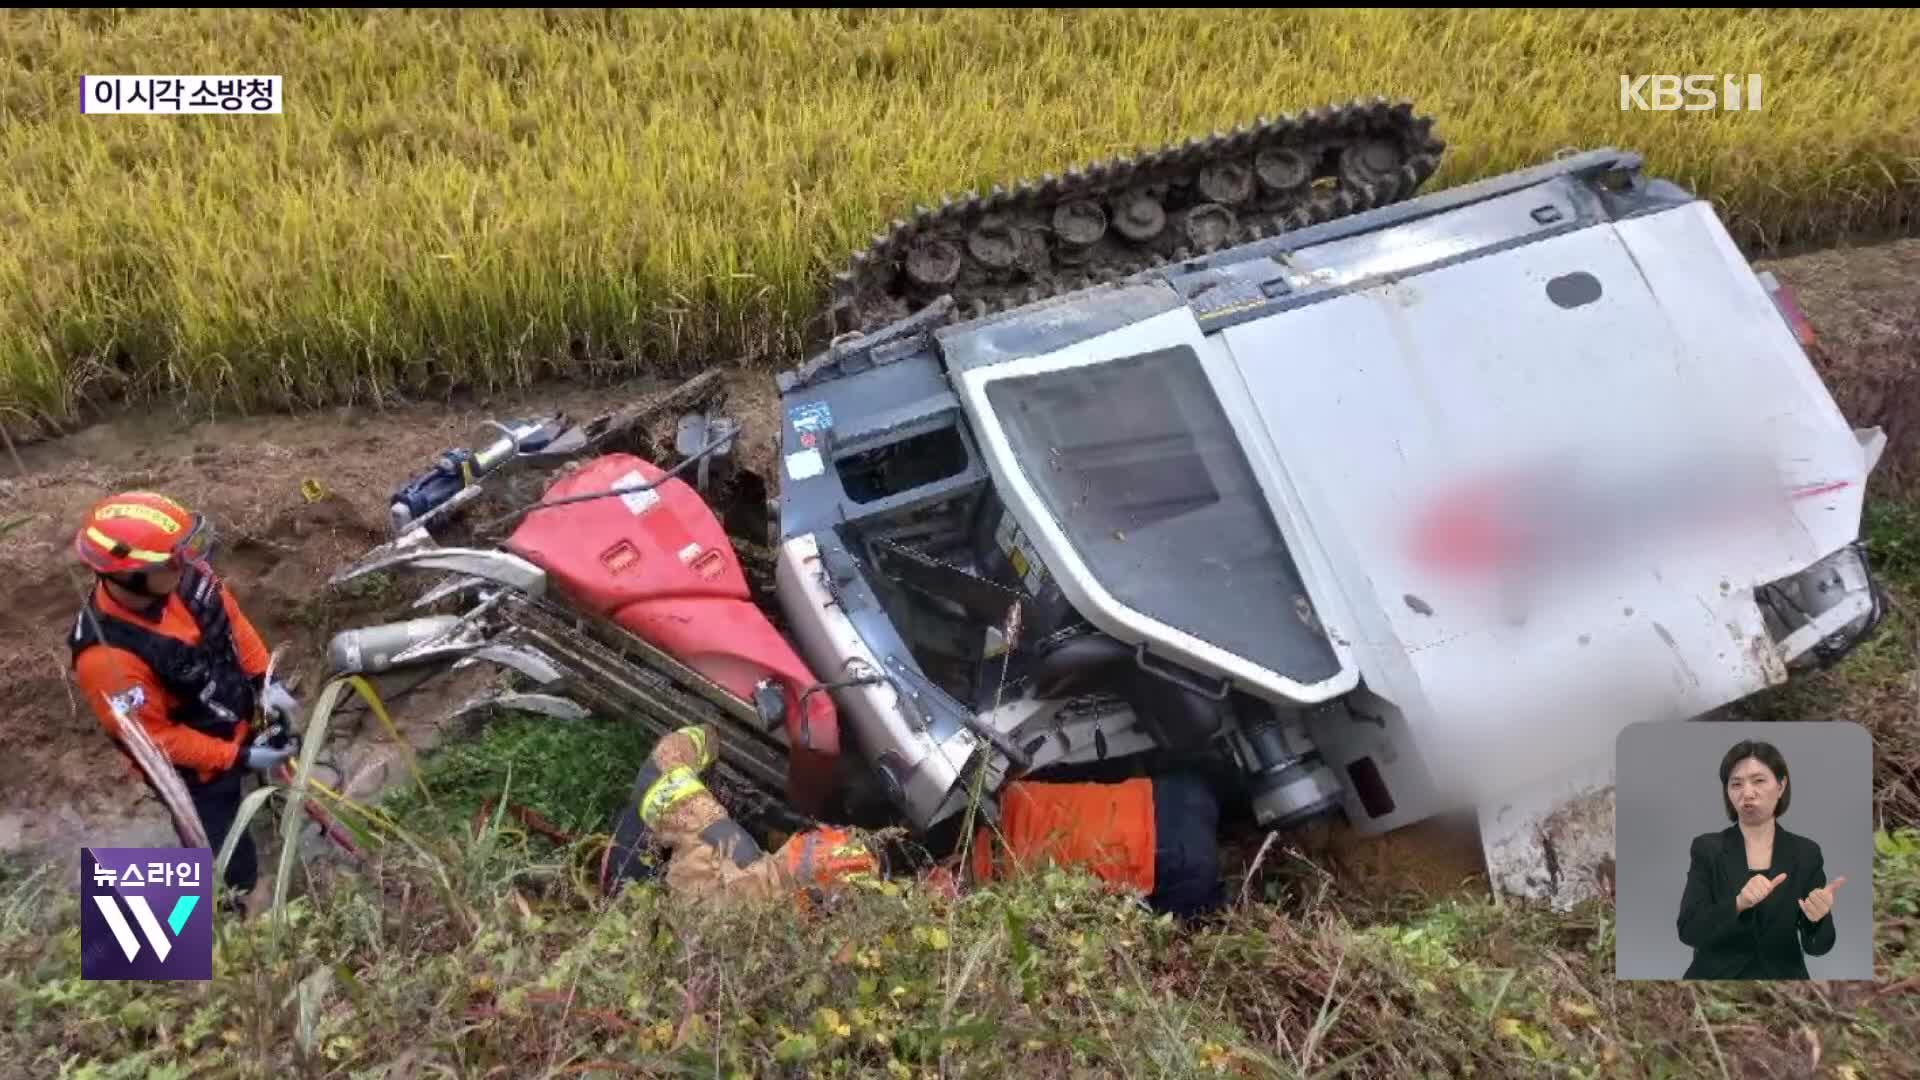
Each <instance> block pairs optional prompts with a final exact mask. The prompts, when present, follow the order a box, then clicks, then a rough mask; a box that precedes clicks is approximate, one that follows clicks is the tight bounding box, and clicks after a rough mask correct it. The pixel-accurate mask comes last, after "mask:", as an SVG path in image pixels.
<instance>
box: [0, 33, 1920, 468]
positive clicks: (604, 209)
mask: <svg viewBox="0 0 1920 1080" xmlns="http://www.w3.org/2000/svg"><path fill="white" fill-rule="evenodd" d="M1916 53H1920V19H1914V18H1911V17H1910V16H1908V15H1907V14H1906V13H1904V12H1898V11H1890V10H1889V11H1800V12H1793V11H1772V12H1766V13H1735V12H1728V11H1707V12H1701V11H1657V10H1634V11H1626V10H1621V11H1592V12H1585V11H1564V12H1563V11H1492V12H1487V11H1406V12H1401V11H1391V12H1388V11H1371V12H1340V11H1291V10H1280V11H1275V10H1256V11H1221V12H1204V11H1176V12H1150V11H1064V12H1063V11H1014V10H946V11H919V12H912V11H866V10H847V11H765V12H745V11H692V12H690V11H626V12H601V11H585V10H558V11H501V12H484V11H413V12H407V11H397V10H391V9H389V10H379V11H331V10H290V11H253V12H224V11H223V12H213V11H204V12H202V11H145V12H136V11H129V10H125V9H107V10H101V11H89V12H83V13H74V12H64V11H50V10H30V11H10V12H6V13H4V14H0V170H3V171H4V175H5V176H6V177H7V179H8V184H7V185H6V188H5V190H4V192H3V193H0V236H4V237H5V238H6V242H5V243H4V244H0V423H4V424H6V425H7V427H8V429H9V430H13V431H20V432H23V433H24V432H29V431H34V430H42V429H44V428H45V427H47V426H49V425H59V424H67V423H70V422H72V421H74V420H75V419H76V418H78V417H80V416H82V415H85V414H87V413H88V412H89V411H90V410H91V408H92V407H94V406H98V405H101V404H103V403H105V402H108V401H111V400H115V399H119V398H124V397H127V396H134V397H142V396H145V397H153V396H164V397H167V398H172V399H181V400H185V401H187V402H189V403H190V404H191V405H192V406H193V407H194V408H195V409H196V410H199V411H205V410H207V409H215V408H218V409H230V408H254V407H269V406H271V407H281V406H295V407H298V406H308V405H318V404H321V403H332V402H338V401H345V400H357V401H366V400H390V399H391V398H392V397H393V395H395V394H396V393H399V392H403V391H405V392H414V393H431V392H438V391H443V390H446V389H448V388H449V387H453V386H474V387H482V388H485V387H494V386H499V385H505V384H517V383H522V382H525V381H527V380H529V379H533V378H537V377H539V376H541V375H543V374H549V373H553V372H556V371H560V372H566V373H570V374H576V375H588V374H595V373H599V372H603V371H608V370H613V369H620V370H631V369H636V368H644V369H649V370H667V369H675V368H681V367H686V366H692V365H702V364H708V363H715V362H725V361H729V360H732V359H735V358H740V357H747V358H751V359H755V360H758V361H761V362H767V363H773V362H782V363H784V362H790V361H791V360H793V359H794V358H795V354H796V350H797V349H798V348H799V347H800V344H801V338H802V332H803V327H804V323H805V320H806V319H807V317H808V316H809V315H810V314H811V313H812V312H813V310H814V308H815V304H816V302H817V299H818V298H819V296H820V294H821V290H822V288H823V287H824V283H825V280H826V277H827V274H828V273H829V271H830V270H831V269H833V268H834V267H836V266H838V265H840V263H841V262H842V261H843V260H844V258H845V256H846V255H847V253H848V252H849V251H850V250H852V249H853V248H855V247H856V246H859V245H861V244H863V243H864V242H865V241H866V238H867V237H868V236H870V235H871V234H872V233H873V232H874V231H875V230H877V229H878V228H881V227H883V226H884V225H885V223H886V222H888V221H889V220H891V219H892V218H894V217H896V216H898V215H899V214H901V213H902V212H904V211H906V210H908V209H910V208H911V207H912V206H913V205H914V204H916V203H923V202H935V201H937V200H938V198H939V197H940V196H941V195H942V194H945V193H948V192H955V191H960V190H965V189H970V188H976V187H978V188H984V187H985V186H988V185H990V184H992V183H993V182H995V181H1002V180H1011V179H1015V178H1019V177H1022V176H1028V175H1038V174H1040V173H1042V172H1046V171H1052V170H1058V169H1060V168H1062V167H1064V166H1066V165H1069V164H1072V163H1074V162H1078V161H1085V160H1091V159H1098V158H1103V157H1107V156H1110V155H1115V154H1120V153H1125V152H1129V151H1132V150H1134V149H1137V148H1141V147H1146V146H1153V145H1158V144H1161V143H1164V142H1167V141H1171V140H1179V139H1183V138H1185V137H1187V136H1190V135H1193V134H1197V133H1205V132H1208V131H1211V130H1214V129H1224V128H1229V127H1232V126H1233V125H1235V124H1238V123H1242V122H1245V121H1249V120H1251V119H1253V118H1255V117H1257V116H1259V115H1261V114H1272V113H1277V112H1281V111H1293V110H1301V109H1306V108H1310V107H1314V106H1317V105H1321V104H1325V103H1328V102H1333V101H1339V100H1345V99H1348V98H1352V97H1364V96H1371V95H1374V94H1384V95H1388V96H1396V97H1398V96H1404V97H1408V98H1411V99H1413V100H1414V101H1415V102H1416V104H1417V105H1418V107H1419V108H1420V109H1421V110H1422V111H1425V112H1428V113H1431V114H1433V115H1435V116H1437V117H1438V118H1439V120H1440V125H1441V133H1442V135H1443V136H1444V137H1446V138H1447V139H1448V140H1449V142H1450V144H1451V145H1450V149H1449V151H1448V154H1447V157H1446V159H1445V161H1444V164H1443V168H1442V172H1441V174H1440V175H1439V176H1437V177H1435V179H1434V180H1433V181H1431V186H1434V187H1438V186H1446V185H1451V184H1454V183H1458V182H1461V181H1464V180H1466V179H1469V178H1471V177H1475V176H1481V175H1486V174H1489V173H1494V172H1499V171H1503V170H1507V169H1512V168H1515V167H1519V166H1524V165H1529V164H1533V163H1536V162H1539V161H1541V160H1543V159H1545V158H1547V157H1548V156H1550V155H1551V154H1553V153H1554V152H1555V151H1557V150H1560V149H1561V148H1563V147H1570V146H1594V145H1599V144H1607V143H1610V144H1614V145H1619V146H1624V147H1629V148H1632V149H1635V150H1639V151H1642V152H1644V153H1645V154H1647V155H1648V157H1649V159H1650V161H1651V164H1652V166H1653V167H1654V168H1655V169H1656V170H1657V171H1658V172H1659V173H1660V174H1661V175H1664V176H1668V177H1671V178H1673V179H1675V180H1677V181H1679V182H1681V183H1684V184H1687V185H1690V186H1693V187H1695V188H1697V189H1698V190H1700V191H1702V192H1704V193H1706V194H1709V195H1711V196H1712V197H1713V198H1714V199H1715V200H1716V201H1717V202H1718V203H1719V204H1720V206H1721V209H1722V211H1723V213H1724V214H1725V215H1726V217H1727V219H1728V221H1729V222H1730V223H1731V225H1732V226H1733V227H1734V229H1735V230H1736V233H1737V235H1739V236H1740V237H1741V238H1742V239H1743V240H1744V241H1746V242H1748V243H1749V245H1750V246H1751V247H1753V249H1754V250H1755V251H1760V250H1764V249H1765V248H1767V247H1768V246H1770V245H1773V244H1778V243H1787V242H1796V243H1797V242H1808V241H1821V240H1826V239H1831V238H1832V237H1834V236H1836V235H1838V234H1840V233H1842V232H1845V231H1848V230H1855V229H1884V228H1886V227H1889V226H1897V225H1899V224H1900V223H1902V222H1905V221H1910V220H1911V218H1912V213H1913V210H1914V207H1915V204H1916V199H1917V198H1920V196H1917V194H1916V193H1920V164H1917V163H1920V80H1915V79H1914V78H1912V76H1911V58H1912V57H1913V56H1914V55H1915V54H1916ZM181 72H189V73H221V72H250V73H270V74H281V75H284V76H286V79H287V102H286V114H285V115H284V116H279V117H270V118H267V117H251V118H245V119H241V118H229V117H138V116H117V117H115V116H99V115H94V116H82V115H80V114H79V111H78V103H77V101H76V100H75V97H76V95H77V93H78V86H79V78H78V77H79V76H80V75H83V74H102V73H181ZM1659 72H1669V73H1685V72H1719V73H1735V74H1739V73H1747V72H1758V73H1760V74H1762V75H1763V76H1764V78H1765V79H1766V87H1767V90H1766V97H1765V111H1764V112H1761V113H1714V114H1706V113H1685V112H1676V113H1660V114H1655V113H1645V112H1631V113H1629V112H1622V111H1621V110H1620V108H1619V104H1618V94H1619V79H1620V76H1621V75H1623V74H1640V73H1659Z"/></svg>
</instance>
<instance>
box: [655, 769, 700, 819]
mask: <svg viewBox="0 0 1920 1080" xmlns="http://www.w3.org/2000/svg"><path fill="white" fill-rule="evenodd" d="M705 790H707V785H705V784H703V783H701V782H700V777H698V776H696V775H695V774H694V771H693V770H692V769H690V768H688V767H687V766H685V765H678V766H675V767H674V768H673V769H671V770H669V771H668V772H667V774H666V775H665V776H662V777H661V778H660V779H658V780H655V781H654V782H653V786H651V787H649V788H647V793H646V794H645V795H642V796H640V820H641V821H644V822H646V823H647V827H648V828H652V827H653V826H654V822H655V821H657V820H658V819H659V817H660V815H661V814H664V813H666V812H667V811H668V810H671V809H673V808H674V807H675V806H678V805H680V804H681V803H682V802H685V801H686V800H687V799H688V798H689V797H691V796H694V795H698V794H699V793H700V792H703V791H705Z"/></svg>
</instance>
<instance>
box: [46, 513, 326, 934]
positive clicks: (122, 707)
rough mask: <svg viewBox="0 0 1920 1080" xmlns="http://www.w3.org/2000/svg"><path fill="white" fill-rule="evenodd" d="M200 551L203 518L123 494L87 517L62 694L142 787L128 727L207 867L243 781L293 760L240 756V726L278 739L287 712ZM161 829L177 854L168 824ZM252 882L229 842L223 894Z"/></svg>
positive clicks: (245, 749)
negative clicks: (162, 760)
mask: <svg viewBox="0 0 1920 1080" xmlns="http://www.w3.org/2000/svg"><path fill="white" fill-rule="evenodd" d="M210 547H211V529H210V528H209V526H208V523H207V521H206V519H205V518H204V517H202V516H201V515H200V514H197V513H193V512H191V511H189V510H188V509H186V508H185V507H183V506H181V505H180V504H179V503H177V502H175V501H174V500H172V499H169V498H167V497H165V496H163V495H157V494H154V493H152V492H128V493H124V494H120V495H115V496H112V497H110V498H107V499H104V500H102V501H101V502H99V503H97V504H95V506H94V507H93V509H92V510H91V511H90V512H89V513H88V514H87V518H86V521H85V522H84V523H83V524H82V525H81V526H80V529H79V531H78V532H77V533H76V534H75V536H74V551H75V553H76V554H77V555H78V557H79V559H80V561H81V562H83V563H85V564H86V565H87V566H88V567H89V568H91V569H92V570H93V572H94V574H95V576H96V579H97V580H96V583H95V587H94V590H93V594H92V596H90V597H89V598H88V600H87V603H86V607H85V608H84V609H83V610H82V611H81V612H80V614H79V615H78V617H77V618H76V619H75V620H74V625H73V631H72V634H71V635H70V637H69V640H68V644H69V645H70V646H71V647H72V650H73V672H74V679H75V681H76V682H77V683H78V684H79V686H80V689H81V692H82V694H83V695H84V696H85V697H86V699H87V701H88V703H89V704H91V705H92V706H93V710H94V714H95V716H96V717H98V719H99V721H100V724H101V726H102V727H104V728H105V729H106V733H107V735H108V737H109V738H111V739H112V740H113V741H114V743H115V745H116V746H117V747H118V748H119V750H120V752H121V754H122V755H123V756H125V757H126V758H127V760H128V762H129V765H130V767H131V769H132V771H133V773H134V774H135V775H136V776H140V777H141V778H142V779H145V774H144V773H142V772H141V770H140V767H139V765H138V763H137V762H136V761H135V759H134V758H133V755H132V753H131V752H130V751H129V750H128V749H127V747H126V744H125V742H124V741H123V740H122V738H121V736H120V721H119V720H118V718H117V717H116V712H118V713H120V714H123V715H125V716H126V718H127V719H128V721H130V722H132V723H137V724H139V725H140V726H141V728H142V729H143V730H144V731H145V732H146V734H147V736H148V737H149V738H150V739H152V741H153V744H154V745H155V746H156V747H157V748H158V749H159V750H160V752H161V754H162V755H164V756H165V757H166V758H167V760H168V761H169V762H170V763H171V764H172V765H173V766H174V768H175V769H176V770H177V772H178V773H179V776H180V778H181V780H182V781H183V782H184V784H185V786H186V789H187V792H188V794H189V796H191V798H192V801H193V808H194V811H195V812H196V813H197V814H198V815H199V817H200V821H201V824H202V825H203V826H204V827H205V830H206V834H207V842H208V843H209V844H210V845H211V846H212V850H213V852H214V853H215V854H217V853H218V852H219V850H220V848H221V846H222V845H223V844H224V843H225V842H226V838H227V834H228V832H229V831H231V829H232V828H233V823H234V818H235V816H236V815H237V814H238V813H239V809H240V800H241V794H242V785H243V783H244V781H245V780H246V777H247V775H248V774H249V773H254V772H257V773H265V772H267V771H269V770H271V769H273V768H274V767H276V766H278V765H279V764H280V763H282V762H284V761H286V760H287V758H289V757H291V756H292V755H293V754H294V752H295V750H296V749H297V742H288V743H286V744H285V745H280V746H268V745H249V742H248V740H249V738H250V736H252V735H253V734H254V732H253V727H252V720H253V719H254V718H255V717H257V716H260V715H262V714H264V715H265V716H266V717H267V718H269V719H270V720H272V721H275V722H276V723H277V724H281V725H287V726H288V727H291V726H292V725H293V724H294V723H295V722H296V719H297V714H298V708H299V707H298V703H297V702H296V701H295V699H294V697H293V695H292V694H291V693H289V692H288V691H287V689H286V688H285V687H284V686H282V685H281V684H280V683H279V682H278V680H274V681H271V682H269V681H267V679H266V678H265V673H266V669H267V664H268V655H269V654H268V651H267V648H266V645H265V643H263V642H262V641H261V640H260V635H259V633H258V632H257V631H255V629H254V627H253V624H252V623H251V622H249V621H248V620H247V617H246V616H245V615H244V614H243V613H242V612H241V610H240V605H239V604H238V603H237V602H236V601H235V600H234V597H233V593H232V592H231V590H229V589H228V588H227V587H226V586H225V585H224V584H223V583H222V582H221V581H220V580H219V579H218V578H217V577H215V576H214V573H213V571H212V569H211V568H210V567H209V566H208V565H207V562H206V559H207V555H208V553H209V550H210ZM147 786H148V787H149V788H153V783H152V781H151V780H148V781H147ZM155 794H156V795H157V794H158V791H157V789H155ZM175 829H176V831H177V832H178V833H179V834H180V837H181V843H182V844H183V845H184V844H186V843H187V842H188V841H187V839H186V833H185V830H184V827H183V825H182V823H180V822H178V821H176V822H175ZM257 880H258V866H257V858H256V853H255V850H254V845H253V839H252V837H251V836H246V835H243V836H242V837H241V839H240V840H239V842H238V843H237V844H236V846H235V847H234V850H233V857H232V859H231V860H230V861H229V862H228V864H227V873H226V884H227V886H228V887H229V888H231V889H232V890H234V892H235V893H237V894H238V895H239V897H243V898H244V897H246V896H248V895H249V894H251V893H252V891H253V889H254V886H255V884H256V883H257ZM225 902H226V903H227V906H228V907H229V908H232V907H234V906H236V905H234V904H233V902H232V901H231V900H228V901H225Z"/></svg>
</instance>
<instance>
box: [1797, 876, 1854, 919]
mask: <svg viewBox="0 0 1920 1080" xmlns="http://www.w3.org/2000/svg"><path fill="white" fill-rule="evenodd" d="M1846 883H1847V879H1846V878H1844V877H1837V878H1834V879H1833V880H1832V881H1829V882H1827V884H1826V886H1825V887H1823V888H1819V889H1815V890H1813V891H1812V892H1810V893H1808V894H1807V898H1806V899H1805V900H1801V901H1799V904H1800V910H1801V912H1802V913H1803V914H1805V915H1806V917H1807V919H1808V921H1810V922H1819V921H1820V920H1821V919H1824V918H1826V917H1827V913H1828V912H1830V911H1832V910H1833V894H1834V893H1837V892H1839V891H1840V886H1842V885H1845V884H1846Z"/></svg>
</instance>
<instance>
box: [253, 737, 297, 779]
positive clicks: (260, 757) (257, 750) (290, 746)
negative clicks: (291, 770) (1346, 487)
mask: <svg viewBox="0 0 1920 1080" xmlns="http://www.w3.org/2000/svg"><path fill="white" fill-rule="evenodd" d="M298 749H299V744H298V743H296V742H288V743H287V744H286V745H285V746H282V747H280V748H279V749H275V748H273V747H271V746H249V747H247V758H246V761H247V768H249V769H252V770H253V771H254V772H262V773H263V772H267V771H269V770H271V769H274V768H277V767H278V766H279V765H280V763H281V762H283V761H285V760H287V759H288V758H290V757H292V756H293V754H294V751H295V750H298Z"/></svg>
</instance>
